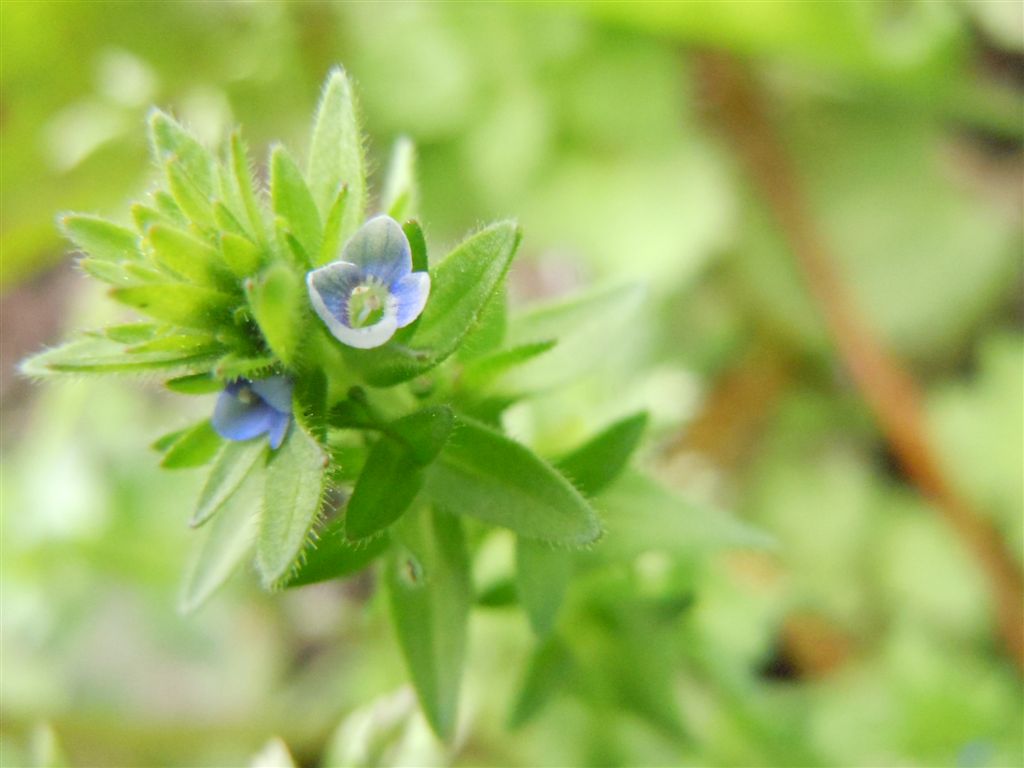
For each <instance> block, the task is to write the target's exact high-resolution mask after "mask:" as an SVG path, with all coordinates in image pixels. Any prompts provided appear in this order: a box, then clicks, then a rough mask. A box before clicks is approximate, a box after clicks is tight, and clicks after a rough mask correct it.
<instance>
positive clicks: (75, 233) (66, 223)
mask: <svg viewBox="0 0 1024 768" xmlns="http://www.w3.org/2000/svg"><path fill="white" fill-rule="evenodd" d="M60 228H61V232H63V233H64V236H65V237H67V238H68V239H69V240H70V241H71V242H73V243H74V244H75V246H76V247H78V248H80V249H81V250H82V251H83V252H84V253H86V254H88V255H89V256H90V257H91V258H93V259H96V260H98V261H109V262H114V263H117V262H120V261H125V260H130V259H138V258H139V257H140V254H139V242H138V240H139V238H138V236H137V235H136V234H135V233H134V232H132V231H131V230H130V229H125V228H124V227H119V226H118V225H117V224H113V223H111V222H109V221H106V220H105V219H101V218H99V217H98V216H86V215H84V214H81V213H72V214H68V215H66V216H62V217H61V219H60Z"/></svg>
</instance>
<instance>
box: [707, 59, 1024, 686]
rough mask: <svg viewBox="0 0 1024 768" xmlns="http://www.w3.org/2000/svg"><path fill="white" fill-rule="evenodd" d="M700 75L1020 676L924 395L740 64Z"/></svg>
mask: <svg viewBox="0 0 1024 768" xmlns="http://www.w3.org/2000/svg"><path fill="white" fill-rule="evenodd" d="M698 71H699V76H700V78H701V80H702V83H701V84H702V85H703V86H704V88H705V90H706V92H707V95H708V97H709V98H710V99H711V101H712V105H713V108H714V115H715V118H716V119H717V122H718V125H719V127H720V129H721V130H722V131H723V133H724V134H725V135H726V136H727V137H728V138H729V139H730V140H731V142H732V145H733V147H734V149H735V150H736V152H737V154H738V156H739V158H740V159H741V160H742V162H743V163H744V165H745V166H746V170H747V172H748V173H749V175H750V177H751V179H752V180H753V182H754V185H755V188H756V189H757V191H758V192H759V193H760V194H761V196H762V197H763V198H764V200H765V202H766V203H767V205H768V208H769V210H770V211H771V213H772V215H773V216H774V217H775V219H776V221H777V222H778V225H779V227H780V229H781V231H782V233H783V235H784V237H785V238H786V241H787V243H788V244H789V247H790V249H791V250H792V253H793V255H794V257H795V259H796V261H797V264H798V266H799V268H800V271H801V273H802V275H803V277H804V280H805V282H806V285H807V288H808V291H809V292H810V295H811V296H812V298H813V300H814V302H815V304H816V305H817V307H818V310H819V311H820V312H821V314H822V316H823V318H824V320H825V322H826V324H827V326H828V328H829V331H830V332H831V335H832V338H833V341H834V343H835V345H836V348H837V350H838V352H839V355H840V357H841V358H842V360H843V362H844V363H845V364H846V366H847V368H848V369H849V371H850V373H851V375H852V377H853V380H854V382H855V383H856V385H857V387H858V389H859V390H860V392H861V394H862V396H863V397H864V399H865V401H866V402H867V404H868V406H869V407H870V408H871V410H872V411H873V413H874V415H875V418H876V419H877V421H878V424H879V426H880V428H881V430H882V432H883V433H884V435H885V437H886V439H887V440H888V442H889V444H890V446H891V448H892V451H893V453H894V454H895V455H896V457H897V458H898V460H899V462H900V464H901V465H902V467H903V470H904V472H905V473H906V475H907V477H909V478H910V480H911V481H912V482H913V483H914V484H915V485H916V486H917V487H918V488H919V489H920V490H921V492H922V493H923V494H924V495H925V496H927V497H928V498H930V499H931V500H932V501H933V502H934V505H935V509H936V510H937V511H938V512H939V513H940V514H941V515H942V517H943V518H944V519H945V520H946V522H947V523H948V524H949V526H950V527H951V528H952V530H953V531H954V532H955V533H956V535H957V536H958V537H959V539H960V540H961V541H962V542H963V544H964V545H965V546H966V547H967V548H968V549H969V550H970V552H971V553H972V555H973V556H974V557H975V558H976V560H977V561H978V563H979V564H980V566H981V567H982V569H983V570H984V572H985V574H986V576H987V578H988V582H989V586H990V589H991V592H992V596H993V605H994V608H995V610H996V617H997V621H998V625H999V634H1000V636H1001V639H1002V641H1003V643H1004V644H1005V646H1006V649H1007V650H1008V651H1009V653H1010V655H1011V656H1012V657H1013V659H1014V660H1015V661H1016V663H1017V665H1018V667H1019V668H1021V669H1022V670H1024V578H1022V574H1021V572H1020V570H1019V568H1018V567H1017V565H1016V563H1015V561H1014V559H1013V557H1012V555H1011V553H1010V552H1009V551H1008V549H1007V548H1006V545H1005V543H1004V541H1003V539H1002V538H1001V537H1000V535H999V532H998V531H997V530H996V529H995V528H994V527H993V526H992V525H991V524H990V523H989V521H988V520H986V519H985V518H983V517H982V516H980V515H979V514H978V512H977V511H976V510H975V509H974V508H973V507H972V506H971V505H970V503H969V502H968V501H967V500H966V499H964V498H963V497H962V496H961V494H960V493H959V491H957V489H955V488H954V487H953V485H952V483H951V482H950V481H949V479H948V478H947V476H946V474H945V472H944V471H943V470H942V467H941V465H940V462H939V461H938V459H937V457H936V455H935V453H934V451H933V450H932V447H931V445H930V442H929V439H928V429H927V424H926V419H925V415H924V409H923V406H922V397H921V392H920V390H919V388H918V386H917V384H916V383H915V382H914V380H913V378H912V377H911V376H910V375H909V374H908V372H907V371H906V370H905V369H904V368H903V366H902V365H901V364H900V363H899V361H898V360H896V359H895V358H894V357H893V356H892V355H891V354H889V353H888V352H887V350H886V349H885V348H884V347H883V345H882V343H881V342H880V341H879V340H878V339H877V338H876V337H875V335H874V334H873V333H872V331H871V330H870V329H869V327H868V326H867V324H866V323H865V322H864V321H863V319H862V316H861V314H860V312H859V311H858V308H857V307H856V306H855V305H854V302H853V301H852V299H851V296H850V293H849V291H848V290H847V289H846V286H845V285H844V284H843V281H842V279H841V277H840V275H839V273H838V271H837V270H836V268H835V266H834V260H833V258H832V256H831V253H830V251H829V248H828V246H827V244H826V243H825V241H824V239H823V238H822V236H821V234H820V232H819V231H818V229H817V227H816V226H815V224H814V221H813V220H812V218H811V217H810V216H809V215H808V208H807V206H806V204H805V201H804V198H803V195H802V194H801V190H800V187H799V185H798V183H797V179H796V174H795V172H794V170H793V168H792V166H791V164H790V162H789V158H788V157H787V154H786V151H785V149H784V147H783V144H782V142H781V141H780V140H779V138H778V136H777V135H776V133H775V131H774V129H773V128H772V126H771V123H770V122H769V119H768V111H767V109H766V108H765V100H764V97H763V95H762V92H761V90H760V88H759V86H758V84H757V83H756V81H755V80H754V78H753V77H752V76H751V74H750V72H749V71H748V69H747V68H746V67H745V66H744V65H743V64H742V63H740V62H739V61H737V60H736V59H735V58H733V57H731V56H729V55H726V54H720V53H706V54H702V55H701V56H699V68H698Z"/></svg>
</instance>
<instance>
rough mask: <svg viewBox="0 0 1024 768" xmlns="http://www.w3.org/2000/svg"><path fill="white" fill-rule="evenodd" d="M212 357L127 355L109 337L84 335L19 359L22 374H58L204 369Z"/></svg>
mask: <svg viewBox="0 0 1024 768" xmlns="http://www.w3.org/2000/svg"><path fill="white" fill-rule="evenodd" d="M215 359H216V355H215V354H211V352H210V351H209V350H192V351H185V352H183V351H175V350H164V351H155V352H147V353H145V354H131V353H129V351H128V349H127V348H126V347H125V346H124V345H122V344H118V343H116V342H114V341H111V340H110V339H104V338H94V337H84V338H79V339H75V340H73V341H69V342H67V343H66V344H63V345H61V346H59V347H55V348H54V349H47V350H44V351H43V352H40V353H38V354H36V355H33V356H32V357H29V358H27V359H25V360H24V361H22V363H21V365H20V366H19V370H20V371H21V372H22V373H23V374H25V375H26V376H51V375H53V374H58V373H136V372H141V371H149V370H161V371H165V370H180V371H196V370H206V369H208V368H209V367H210V366H211V365H212V364H213V361H214V360H215Z"/></svg>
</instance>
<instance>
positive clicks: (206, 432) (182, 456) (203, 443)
mask: <svg viewBox="0 0 1024 768" xmlns="http://www.w3.org/2000/svg"><path fill="white" fill-rule="evenodd" d="M222 442H223V440H221V437H220V435H218V434H217V433H216V432H214V430H213V427H212V426H210V421H209V419H206V420H204V421H201V422H199V423H198V424H196V425H195V426H194V427H192V428H191V429H188V430H185V432H184V433H183V434H182V435H181V437H180V438H178V440H176V441H175V442H174V445H172V446H171V447H170V448H169V449H168V450H167V453H165V454H164V458H163V460H162V461H161V462H160V466H161V467H163V468H164V469H185V468H188V467H201V466H203V465H204V464H206V463H208V462H209V461H210V460H212V459H213V457H214V456H216V455H217V451H218V449H219V448H220V447H221V443H222Z"/></svg>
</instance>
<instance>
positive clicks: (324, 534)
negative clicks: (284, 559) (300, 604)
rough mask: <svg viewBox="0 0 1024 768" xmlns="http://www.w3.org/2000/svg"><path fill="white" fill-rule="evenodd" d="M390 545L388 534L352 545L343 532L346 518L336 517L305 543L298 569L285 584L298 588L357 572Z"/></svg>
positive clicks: (288, 586)
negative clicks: (316, 535)
mask: <svg viewBox="0 0 1024 768" xmlns="http://www.w3.org/2000/svg"><path fill="white" fill-rule="evenodd" d="M389 544H390V540H389V539H388V537H387V536H378V537H377V538H375V539H372V540H370V541H367V542H366V543H361V544H353V543H352V542H351V541H349V540H348V538H347V537H346V535H345V518H344V517H339V518H336V519H334V520H332V521H331V523H330V524H329V525H328V526H327V527H326V528H324V530H323V531H321V532H320V534H319V536H318V537H317V538H316V540H314V541H312V542H310V543H309V544H307V545H306V548H305V549H304V550H303V551H302V555H301V556H300V558H299V563H300V564H299V566H298V568H297V569H296V570H295V572H294V573H293V574H292V575H290V576H289V577H288V581H287V583H285V584H284V586H285V587H287V588H292V587H301V586H303V585H304V584H315V583H316V582H320V581H328V580H329V579H337V578H341V577H343V576H349V575H351V574H353V573H357V572H359V571H361V570H363V569H364V568H365V567H366V566H368V565H369V564H370V563H372V562H373V561H374V560H376V559H377V558H378V557H379V556H380V555H381V554H382V553H383V552H384V551H385V550H386V549H387V548H388V546H389Z"/></svg>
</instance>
